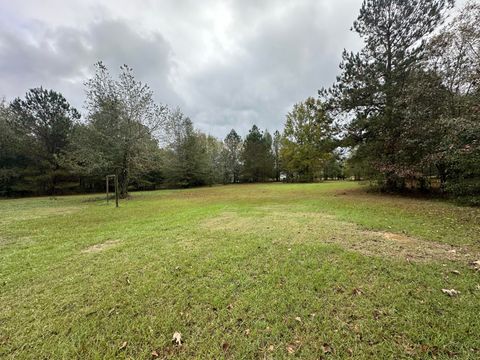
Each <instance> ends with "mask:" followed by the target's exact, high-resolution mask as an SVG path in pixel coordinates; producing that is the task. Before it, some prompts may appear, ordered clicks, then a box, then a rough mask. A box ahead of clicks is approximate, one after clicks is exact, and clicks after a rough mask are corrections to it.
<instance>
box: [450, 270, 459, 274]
mask: <svg viewBox="0 0 480 360" xmlns="http://www.w3.org/2000/svg"><path fill="white" fill-rule="evenodd" d="M450 272H451V273H452V274H455V275H460V271H458V270H452V271H450Z"/></svg>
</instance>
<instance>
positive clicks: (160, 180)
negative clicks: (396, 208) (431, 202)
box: [0, 0, 480, 203]
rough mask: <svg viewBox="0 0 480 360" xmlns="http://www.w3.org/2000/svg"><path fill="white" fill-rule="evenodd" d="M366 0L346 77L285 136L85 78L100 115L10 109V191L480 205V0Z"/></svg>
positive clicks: (43, 105)
mask: <svg viewBox="0 0 480 360" xmlns="http://www.w3.org/2000/svg"><path fill="white" fill-rule="evenodd" d="M452 8H453V1H450V0H432V1H419V0H364V2H363V4H362V7H361V9H360V14H359V16H358V18H357V20H356V21H355V22H354V24H353V28H352V29H353V30H354V31H355V32H356V33H357V34H358V35H359V36H360V37H361V39H362V40H363V44H364V46H363V48H362V49H361V50H360V51H359V52H356V53H354V52H348V51H346V50H345V51H344V53H343V55H342V62H341V64H340V74H339V75H338V77H337V79H336V81H335V83H334V84H333V85H332V86H331V87H330V88H326V89H321V90H320V91H319V92H318V96H315V97H313V96H312V97H309V98H307V99H305V100H304V101H301V102H299V103H297V104H295V105H294V106H293V108H292V109H291V111H290V112H289V113H288V114H287V115H286V118H285V122H284V127H283V129H282V131H281V132H280V131H275V132H274V133H273V134H271V133H270V132H269V131H267V130H263V131H262V130H261V129H259V128H258V127H257V126H256V125H253V126H252V128H251V129H250V131H249V132H248V134H246V136H245V137H244V138H242V137H241V136H240V135H239V134H238V133H237V132H236V131H235V130H234V129H232V130H231V131H230V132H229V133H228V134H227V135H226V136H225V138H224V139H223V140H221V139H218V138H215V137H213V136H211V135H208V134H205V133H203V132H201V131H199V130H197V129H195V127H194V124H193V123H192V121H191V120H190V119H189V118H188V117H187V116H186V115H185V114H183V113H182V111H181V109H179V108H175V109H171V108H169V107H167V106H166V105H162V104H157V103H156V102H155V101H154V97H153V93H152V91H151V89H150V88H149V87H148V86H147V85H145V84H143V83H141V82H140V81H138V80H136V79H135V77H134V75H133V70H132V69H131V68H130V67H128V66H126V65H125V66H122V67H121V71H120V75H119V76H118V77H117V78H114V77H112V76H111V74H110V73H109V71H108V69H107V68H106V66H105V65H104V64H102V63H98V64H96V67H95V73H94V76H93V77H92V78H90V79H88V80H87V81H86V83H85V88H86V102H85V103H86V106H85V108H86V116H85V117H84V118H83V119H82V118H81V117H80V115H79V112H78V111H77V110H76V109H74V108H73V107H72V106H71V105H70V104H69V103H68V102H67V100H66V99H65V98H64V97H63V96H62V95H61V94H60V93H58V92H55V91H53V90H47V89H43V88H35V89H31V90H30V91H29V92H28V93H27V94H26V95H25V97H24V98H23V99H20V98H17V99H15V100H14V101H12V102H11V103H9V104H7V103H6V102H5V101H3V102H2V103H1V104H0V195H4V196H12V195H40V194H60V193H72V192H93V191H102V190H103V187H104V177H105V175H107V174H116V175H117V176H118V179H119V184H120V188H121V195H122V196H124V197H125V196H127V195H128V191H129V190H131V189H155V188H159V187H167V186H168V187H189V186H200V185H211V184H220V183H225V184H226V183H238V182H262V181H281V180H283V181H292V182H312V181H319V180H324V179H338V178H345V177H348V178H355V179H369V180H372V181H374V183H375V184H376V185H377V186H379V187H380V188H381V189H384V190H388V191H405V190H407V189H410V190H411V189H415V190H419V191H425V192H428V191H430V192H432V191H437V192H442V193H445V194H449V195H452V196H455V197H458V198H465V199H468V200H469V201H470V202H471V203H479V201H480V200H479V199H480V140H479V134H480V4H477V3H475V2H470V3H467V5H466V6H465V7H464V8H463V9H461V11H459V12H457V13H455V14H453V13H452V11H451V9H452Z"/></svg>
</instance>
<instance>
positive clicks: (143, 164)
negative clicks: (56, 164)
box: [83, 62, 168, 197]
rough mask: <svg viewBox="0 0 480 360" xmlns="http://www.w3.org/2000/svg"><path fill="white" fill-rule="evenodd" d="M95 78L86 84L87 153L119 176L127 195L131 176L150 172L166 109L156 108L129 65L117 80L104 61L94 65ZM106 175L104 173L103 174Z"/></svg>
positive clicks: (122, 70) (123, 194)
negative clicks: (152, 156)
mask: <svg viewBox="0 0 480 360" xmlns="http://www.w3.org/2000/svg"><path fill="white" fill-rule="evenodd" d="M95 67H96V72H95V75H94V76H93V77H92V78H91V79H89V80H88V81H87V82H86V84H85V85H86V88H87V102H86V104H87V109H88V111H89V117H88V118H89V130H90V131H92V132H93V133H94V134H93V135H91V136H89V137H90V138H91V139H98V140H100V142H96V143H97V144H98V145H99V146H95V143H92V141H90V142H89V143H88V146H87V147H84V149H83V150H84V152H85V151H86V152H89V151H90V150H92V151H94V154H91V156H87V157H88V158H90V159H93V160H95V161H98V162H99V163H103V164H104V166H103V168H104V169H108V170H106V171H108V172H115V173H117V174H118V177H119V184H120V193H121V196H122V197H126V196H127V195H128V185H129V184H130V182H131V180H132V175H138V174H142V173H144V172H146V171H148V170H150V169H151V166H150V165H152V162H151V157H150V156H149V155H151V154H152V152H151V151H150V150H151V149H156V148H158V147H157V145H156V139H158V137H159V136H160V134H161V133H162V132H163V131H164V130H165V123H166V119H167V113H168V111H167V107H166V106H164V105H157V104H156V103H155V101H154V97H153V92H152V91H151V90H150V88H149V87H148V86H147V85H145V84H143V83H142V82H140V81H138V80H136V79H135V77H134V75H133V70H132V69H131V68H130V67H128V66H127V65H123V66H121V68H120V75H119V77H118V79H117V80H114V79H113V78H112V77H111V75H110V74H109V72H108V70H107V68H106V66H105V65H104V64H102V63H101V62H99V63H97V64H96V65H95ZM104 175H105V174H104Z"/></svg>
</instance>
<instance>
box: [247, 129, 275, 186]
mask: <svg viewBox="0 0 480 360" xmlns="http://www.w3.org/2000/svg"><path fill="white" fill-rule="evenodd" d="M242 163H243V169H242V177H243V180H244V181H247V182H259V181H267V180H269V179H271V178H272V177H273V155H272V136H271V135H270V133H269V132H268V131H266V132H265V133H263V132H262V131H260V129H259V128H258V127H257V126H256V125H253V126H252V128H251V129H250V131H249V132H248V134H247V136H246V137H245V141H244V142H243V152H242Z"/></svg>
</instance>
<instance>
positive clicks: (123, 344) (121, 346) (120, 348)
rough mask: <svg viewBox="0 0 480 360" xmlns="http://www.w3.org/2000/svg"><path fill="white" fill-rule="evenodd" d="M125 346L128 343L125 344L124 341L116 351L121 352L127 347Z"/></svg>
mask: <svg viewBox="0 0 480 360" xmlns="http://www.w3.org/2000/svg"><path fill="white" fill-rule="evenodd" d="M127 344H128V343H127V342H126V341H124V342H123V343H122V345H120V347H119V348H118V350H123V349H125V348H126V347H127Z"/></svg>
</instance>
